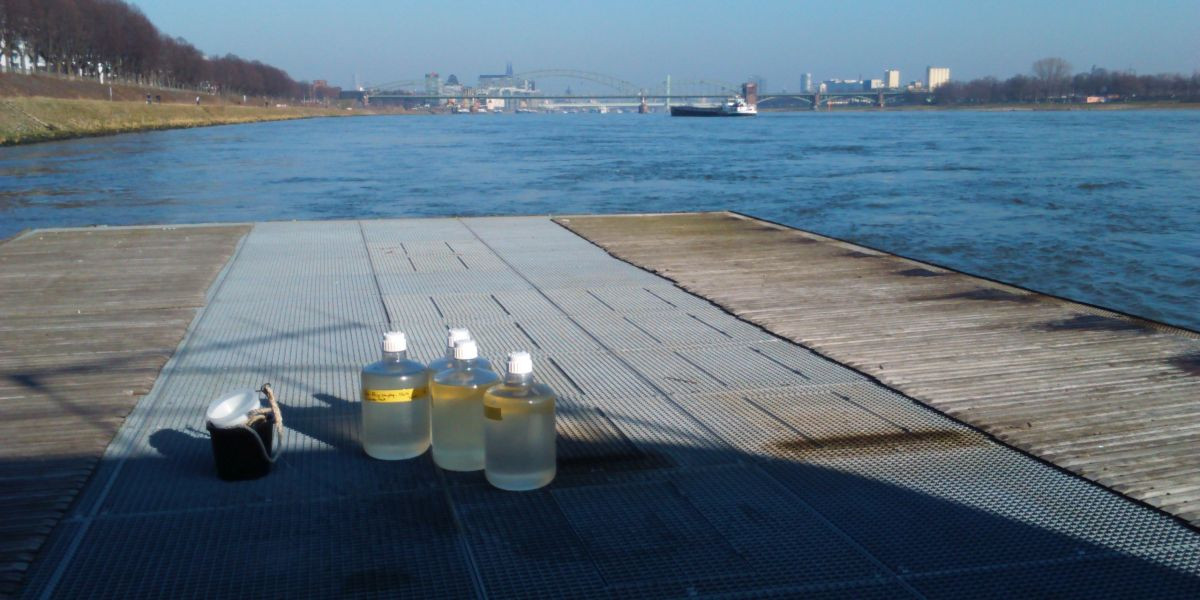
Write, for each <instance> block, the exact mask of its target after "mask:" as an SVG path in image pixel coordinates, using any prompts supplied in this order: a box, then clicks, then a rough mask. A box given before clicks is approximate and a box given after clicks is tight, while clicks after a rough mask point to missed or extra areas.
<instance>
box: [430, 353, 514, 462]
mask: <svg viewBox="0 0 1200 600" xmlns="http://www.w3.org/2000/svg"><path fill="white" fill-rule="evenodd" d="M499 381H500V376H499V375H497V374H496V373H494V372H493V371H491V370H490V369H487V368H484V367H483V366H482V365H481V364H480V361H479V347H478V346H477V345H476V344H475V340H462V341H459V342H456V343H455V344H454V364H453V366H451V367H450V368H449V369H446V370H444V371H442V372H440V373H438V374H437V375H434V376H433V384H432V386H431V388H432V390H431V391H432V399H433V462H435V463H437V466H439V467H441V468H443V469H446V470H449V471H478V470H480V469H482V468H483V393H484V392H485V391H487V389H488V388H489V387H492V386H493V385H495V384H496V383H497V382H499Z"/></svg>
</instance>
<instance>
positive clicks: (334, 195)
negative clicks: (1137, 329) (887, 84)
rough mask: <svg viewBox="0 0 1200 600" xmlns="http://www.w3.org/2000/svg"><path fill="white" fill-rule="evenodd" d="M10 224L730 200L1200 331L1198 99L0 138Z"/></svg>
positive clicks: (654, 207) (705, 206)
mask: <svg viewBox="0 0 1200 600" xmlns="http://www.w3.org/2000/svg"><path fill="white" fill-rule="evenodd" d="M0 175H2V176H0V237H6V236H9V235H12V234H14V233H16V232H17V231H19V230H21V229H23V228H34V227H52V226H77V225H92V224H109V225H122V224H141V223H192V222H210V221H251V220H269V219H335V218H372V217H410V216H446V215H483V214H546V213H558V214H561V213H616V212H645V211H681V210H713V209H732V210H737V211H741V212H745V213H749V214H752V215H755V216H760V217H764V218H767V219H772V220H775V221H780V222H783V223H786V224H789V225H794V226H796V227H800V228H803V229H808V230H811V231H816V232H819V233H823V234H826V235H831V236H836V237H841V238H846V239H850V240H853V241H856V242H860V243H863V244H866V245H869V246H873V247H876V248H880V249H884V250H888V251H892V252H896V253H899V254H903V255H906V256H911V257H915V258H919V259H923V260H928V261H932V262H936V263H939V264H943V265H947V266H951V267H954V268H958V269H962V270H965V271H969V272H972V273H976V274H980V275H985V276H988V277H992V278H995V279H1000V280H1004V281H1008V282H1012V283H1016V284H1019V285H1022V286H1026V287H1030V288H1034V289H1037V290H1042V291H1046V292H1050V293H1054V294H1059V295H1063V296H1068V297H1070V298H1073V299H1077V300H1082V301H1085V302H1090V303H1094V304H1100V305H1104V306H1109V307H1113V308H1117V309H1120V310H1124V311H1128V312H1132V313H1135V314H1139V315H1143V316H1146V317H1150V318H1155V319H1160V320H1165V321H1168V322H1172V323H1176V324H1180V325H1184V326H1188V327H1191V328H1200V300H1198V298H1200V111H1188V110H1179V111H1111V112H1109V111H1106V112H1100V111H1087V112H1082V111H1081V112H1036V113H1035V112H1019V113H1016V112H958V111H955V112H856V113H846V112H844V113H840V114H839V113H837V112H833V113H820V114H808V113H804V114H769V115H760V116H759V117H757V118H754V119H678V118H676V119H671V118H668V117H665V116H660V115H635V114H608V115H459V116H382V117H367V118H352V119H317V120H306V121H293V122H282V123H262V124H254V125H237V126H227V127H212V128H204V129H191V130H176V131H164V132H153V133H145V134H131V135H121V136H115V137H105V138H93V139H85V140H74V141H66V142H56V143H48V144H38V145H33V146H27V147H13V148H0Z"/></svg>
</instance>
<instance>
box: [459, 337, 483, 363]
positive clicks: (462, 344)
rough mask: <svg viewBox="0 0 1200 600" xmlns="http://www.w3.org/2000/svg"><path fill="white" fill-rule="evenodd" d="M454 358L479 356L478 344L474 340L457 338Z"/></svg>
mask: <svg viewBox="0 0 1200 600" xmlns="http://www.w3.org/2000/svg"><path fill="white" fill-rule="evenodd" d="M454 358H456V359H458V360H471V359H473V358H479V345H478V344H476V343H475V340H459V341H457V342H455V343H454Z"/></svg>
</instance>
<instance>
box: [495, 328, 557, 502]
mask: <svg viewBox="0 0 1200 600" xmlns="http://www.w3.org/2000/svg"><path fill="white" fill-rule="evenodd" d="M483 413H484V422H483V431H484V458H485V460H484V462H485V467H484V474H485V475H486V476H487V480H488V482H489V483H491V484H492V485H494V486H496V487H498V488H500V489H503V490H512V491H524V490H533V489H537V488H540V487H542V486H545V485H547V484H549V483H550V482H551V481H553V480H554V475H555V472H556V466H555V465H556V462H555V460H556V455H555V448H554V443H555V429H554V390H551V389H550V387H549V386H547V385H546V384H544V383H537V382H535V381H534V380H533V359H532V358H531V357H530V356H529V353H528V352H513V353H512V354H510V355H509V356H508V371H507V373H506V374H505V376H504V381H503V383H500V384H499V385H495V386H493V387H492V388H491V389H489V390H488V391H487V392H486V393H485V394H484V396H483Z"/></svg>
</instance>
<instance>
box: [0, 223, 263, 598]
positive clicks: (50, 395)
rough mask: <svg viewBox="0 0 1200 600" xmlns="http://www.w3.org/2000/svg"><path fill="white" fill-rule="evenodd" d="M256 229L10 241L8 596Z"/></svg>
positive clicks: (1, 475)
mask: <svg viewBox="0 0 1200 600" xmlns="http://www.w3.org/2000/svg"><path fill="white" fill-rule="evenodd" d="M247 231H248V227H243V226H231V227H196V228H181V229H171V228H161V229H157V228H131V229H94V230H88V229H81V230H73V231H53V232H49V231H34V232H31V233H29V234H28V235H25V236H23V237H21V238H20V239H15V240H10V241H7V242H6V243H4V244H3V245H0V407H2V409H3V411H4V412H3V414H4V418H3V419H0V439H3V440H4V444H3V445H0V485H3V490H4V491H3V494H2V495H0V571H2V572H3V577H0V595H4V594H8V593H12V592H13V591H14V590H16V589H18V586H19V585H20V582H21V580H22V577H23V575H24V573H25V571H26V569H27V568H28V566H29V564H30V562H31V561H32V560H34V559H35V556H36V554H37V551H38V549H39V548H40V547H41V545H42V543H43V542H44V540H45V536H46V535H47V534H48V533H49V532H50V530H51V529H52V528H53V526H54V524H55V523H57V522H58V520H59V519H60V518H61V517H62V515H63V514H64V512H65V511H66V510H67V509H68V508H69V506H70V504H71V502H73V501H74V498H75V496H76V494H77V493H78V491H79V489H80V488H81V487H82V486H83V485H84V484H85V483H86V481H87V478H88V477H89V475H90V474H91V471H92V468H93V467H94V465H95V464H96V462H97V460H98V459H99V457H100V455H101V454H102V453H103V452H104V449H105V447H106V446H107V445H108V443H109V441H110V440H111V438H112V436H113V434H114V433H115V432H116V431H117V430H118V429H119V428H120V426H121V423H122V421H123V420H124V417H125V415H127V414H128V413H129V410H130V409H131V408H132V407H133V405H134V404H135V403H136V402H137V400H138V398H139V397H140V396H142V395H144V394H145V393H147V392H148V391H149V390H150V388H151V387H152V386H153V385H154V380H155V379H156V378H157V376H158V372H159V370H160V369H161V368H162V365H163V364H164V363H165V362H166V361H167V360H168V359H169V358H170V356H171V354H172V353H173V352H174V350H175V348H176V346H178V344H179V341H180V339H181V337H182V336H183V333H184V331H185V330H186V329H187V326H188V324H189V323H190V322H191V320H192V318H193V317H194V316H195V311H196V309H197V308H198V307H200V306H203V304H204V299H205V293H206V291H207V289H208V287H209V285H210V284H211V282H212V280H213V278H214V277H215V276H216V274H217V273H218V272H219V271H220V269H221V268H222V267H223V266H224V264H225V263H226V262H227V261H228V260H229V257H230V256H232V254H233V251H234V249H235V248H236V245H237V242H238V240H239V239H240V238H241V237H242V236H244V235H245V234H246V232H247Z"/></svg>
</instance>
